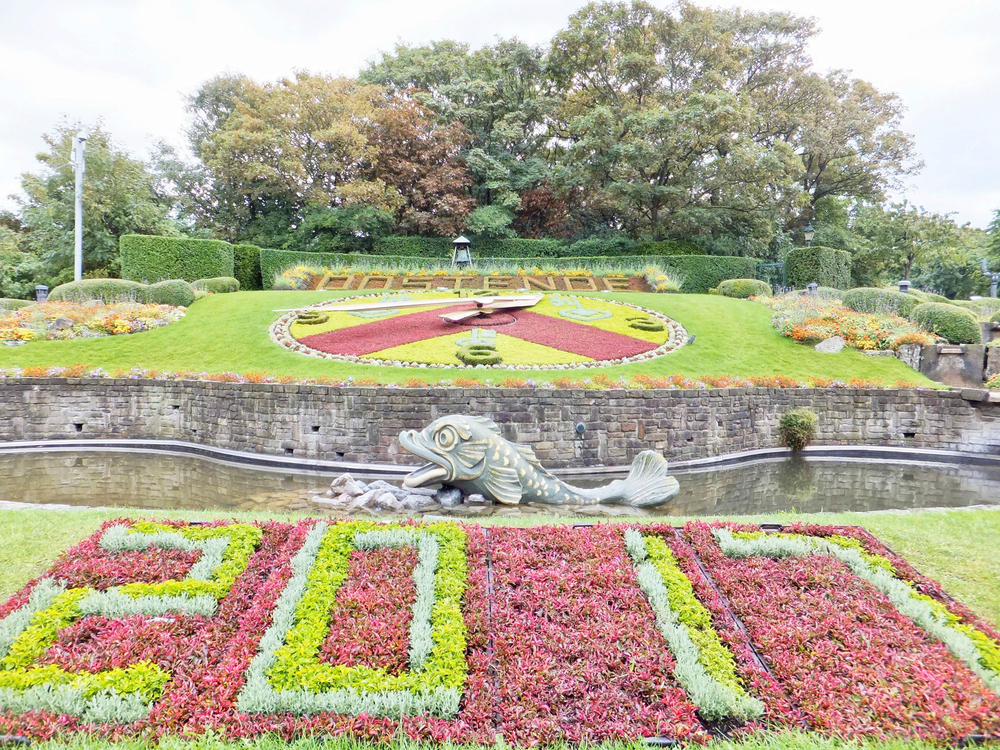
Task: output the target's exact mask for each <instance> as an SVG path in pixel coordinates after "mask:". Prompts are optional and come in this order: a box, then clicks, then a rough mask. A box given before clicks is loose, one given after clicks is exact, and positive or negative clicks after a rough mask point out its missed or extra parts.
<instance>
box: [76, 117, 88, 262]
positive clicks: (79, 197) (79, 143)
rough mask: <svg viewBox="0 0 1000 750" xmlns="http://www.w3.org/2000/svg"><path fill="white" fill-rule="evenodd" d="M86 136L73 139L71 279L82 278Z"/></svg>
mask: <svg viewBox="0 0 1000 750" xmlns="http://www.w3.org/2000/svg"><path fill="white" fill-rule="evenodd" d="M86 140H87V136H86V134H85V133H83V132H82V131H81V132H80V133H77V134H76V136H74V138H73V172H74V174H75V176H76V189H75V191H74V197H75V199H76V201H75V202H76V206H75V209H74V211H73V279H74V280H76V281H79V280H80V279H82V278H83V172H84V169H85V168H86V160H85V159H84V156H83V144H84V143H85V142H86Z"/></svg>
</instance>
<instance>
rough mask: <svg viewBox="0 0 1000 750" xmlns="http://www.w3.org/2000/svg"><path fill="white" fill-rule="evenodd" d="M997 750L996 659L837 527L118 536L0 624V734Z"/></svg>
mask: <svg viewBox="0 0 1000 750" xmlns="http://www.w3.org/2000/svg"><path fill="white" fill-rule="evenodd" d="M787 728H793V729H795V728H799V729H810V730H815V731H819V732H822V733H826V734H831V735H832V734H836V735H844V736H850V737H875V738H892V737H906V738H922V739H928V740H934V741H947V742H959V741H962V740H963V739H965V738H968V737H970V736H973V735H991V734H997V733H1000V635H998V634H997V632H996V631H995V630H994V629H992V628H991V627H990V626H989V625H987V624H986V623H984V622H983V621H981V620H980V619H978V618H977V617H976V616H975V615H973V614H972V613H971V612H970V611H969V610H968V609H967V608H966V607H964V606H962V605H961V604H959V603H957V602H955V601H954V600H952V599H951V598H949V597H948V596H947V595H946V594H945V593H944V592H943V591H942V590H941V588H940V587H939V586H938V585H937V584H936V583H934V582H933V581H931V580H929V579H927V578H926V577H924V576H922V575H920V574H919V573H918V572H916V571H915V570H914V569H913V568H912V567H911V566H910V565H909V564H908V563H907V562H906V561H905V560H903V559H901V558H900V557H899V556H897V555H895V554H894V553H893V552H891V551H890V550H889V549H888V548H887V547H885V545H883V544H882V543H881V542H879V541H878V540H877V539H876V538H874V537H873V536H871V535H870V534H868V533H867V532H865V531H864V530H862V529H859V528H857V527H842V526H825V527H824V526H810V525H796V526H789V527H785V528H778V529H772V528H770V527H768V528H762V527H756V526H747V525H736V524H728V525H726V524H711V525H709V524H705V523H690V524H688V525H686V526H684V527H683V528H673V527H670V526H665V525H649V526H626V525H621V526H619V525H598V526H584V527H565V526H561V527H556V526H547V527H546V526H542V527H535V528H527V529H519V528H484V527H480V526H476V525H462V524H456V523H431V524H416V523H403V524H378V523H374V522H371V521H345V522H339V523H328V522H323V521H313V520H306V521H301V522H298V523H295V524H291V523H278V522H265V523H255V524H246V523H227V522H208V523H204V524H194V523H184V522H165V523H163V522H156V523H154V522H148V521H132V520H128V519H119V520H115V521H109V522H107V523H106V524H105V525H104V526H103V527H102V528H101V529H100V530H99V531H98V532H97V533H96V534H94V535H93V536H92V537H90V538H88V539H87V540H85V541H84V542H82V543H80V544H79V545H77V546H76V547H74V548H72V549H70V550H69V551H68V552H66V553H64V554H63V555H62V556H61V557H59V559H58V560H57V561H56V562H55V563H54V564H53V566H52V568H51V569H50V570H49V571H48V573H46V574H45V575H44V576H41V577H40V578H38V579H36V580H34V581H32V582H31V583H29V584H28V585H27V586H26V587H25V588H24V589H23V590H22V591H21V592H19V593H17V594H15V595H14V596H13V597H11V599H10V600H9V601H8V602H7V603H6V604H4V605H2V606H0V734H15V735H22V736H24V737H27V738H32V739H36V738H46V737H50V736H55V735H61V734H65V733H74V732H84V733H89V734H94V735H99V736H103V737H108V738H112V739H117V738H122V737H129V736H142V737H148V738H152V737H157V736H161V735H166V734H182V733H183V734H201V733H212V734H214V735H221V736H225V737H228V738H231V739H238V738H241V737H252V736H255V735H259V734H262V733H278V734H280V735H282V736H285V737H289V738H291V737H294V736H299V735H310V734H324V735H328V734H332V735H347V736H351V737H356V738H359V739H367V740H389V739H392V738H396V737H399V736H400V735H403V736H407V737H410V738H414V739H421V740H427V741H432V742H444V741H459V742H479V743H483V744H493V743H494V742H495V741H496V740H497V739H498V738H502V739H503V740H504V741H506V742H509V743H512V744H516V745H534V744H539V743H552V742H558V741H569V742H591V741H600V740H605V739H635V738H641V737H661V738H667V739H671V740H678V741H684V742H701V741H706V740H708V739H709V738H711V737H712V736H714V735H720V734H723V733H724V734H734V733H735V734H750V735H753V734H759V733H762V732H764V733H766V732H769V731H774V730H782V729H787Z"/></svg>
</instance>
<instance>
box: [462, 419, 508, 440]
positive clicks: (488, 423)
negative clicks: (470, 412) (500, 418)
mask: <svg viewBox="0 0 1000 750" xmlns="http://www.w3.org/2000/svg"><path fill="white" fill-rule="evenodd" d="M466 419H467V420H469V421H470V422H475V423H476V424H478V425H480V426H481V427H485V428H486V429H487V430H489V431H490V432H493V433H495V434H497V435H500V436H501V437H503V433H501V432H500V427H499V426H498V425H497V423H496V422H494V421H493V420H492V419H490V418H489V417H466Z"/></svg>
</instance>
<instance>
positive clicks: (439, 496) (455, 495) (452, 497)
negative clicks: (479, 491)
mask: <svg viewBox="0 0 1000 750" xmlns="http://www.w3.org/2000/svg"><path fill="white" fill-rule="evenodd" d="M434 499H435V500H437V501H438V502H439V503H441V505H442V506H444V507H445V508H454V507H455V506H456V505H461V504H462V490H460V489H458V487H442V488H441V489H439V490H437V492H435V493H434Z"/></svg>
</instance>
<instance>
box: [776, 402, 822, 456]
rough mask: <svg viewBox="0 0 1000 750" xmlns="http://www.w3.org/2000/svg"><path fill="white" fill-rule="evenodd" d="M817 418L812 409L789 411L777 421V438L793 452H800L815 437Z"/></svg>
mask: <svg viewBox="0 0 1000 750" xmlns="http://www.w3.org/2000/svg"><path fill="white" fill-rule="evenodd" d="M818 424H819V418H818V417H817V416H816V413H815V412H814V411H813V410H812V409H804V408H803V409H789V410H788V411H786V412H785V413H784V414H782V415H781V418H780V419H779V420H778V436H779V437H780V438H781V442H782V443H783V444H784V445H785V446H786V447H788V448H791V449H792V450H793V451H800V450H802V449H803V448H805V447H806V446H807V445H809V443H811V442H812V440H813V438H814V437H815V436H816V427H817V425H818Z"/></svg>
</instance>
